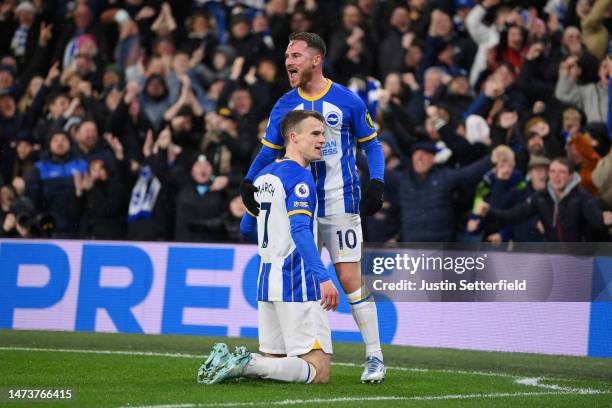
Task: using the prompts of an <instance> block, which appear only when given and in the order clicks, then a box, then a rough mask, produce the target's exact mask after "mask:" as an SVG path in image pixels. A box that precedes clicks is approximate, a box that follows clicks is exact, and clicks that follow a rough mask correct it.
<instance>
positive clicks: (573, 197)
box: [486, 173, 605, 242]
mask: <svg viewBox="0 0 612 408" xmlns="http://www.w3.org/2000/svg"><path fill="white" fill-rule="evenodd" d="M579 184H580V176H578V174H575V173H574V178H573V179H572V181H571V182H570V183H569V184H568V185H567V186H566V187H565V189H564V191H563V194H562V195H561V197H560V198H558V197H557V196H556V194H555V193H554V192H553V189H552V186H551V184H550V182H549V183H548V186H547V189H546V190H543V191H538V192H536V193H534V194H533V195H532V196H531V197H529V199H527V201H526V202H525V203H523V204H520V205H518V206H516V207H514V208H511V209H509V210H496V209H493V208H492V209H491V210H490V211H489V214H488V216H487V218H486V219H492V220H494V221H497V222H501V223H504V224H511V223H515V224H516V223H519V222H523V221H525V220H526V219H528V218H529V217H531V216H533V215H538V216H539V217H540V220H541V221H542V224H543V225H544V231H545V233H544V236H545V239H546V241H548V242H579V241H587V240H588V238H589V235H590V231H589V226H591V227H592V228H595V229H599V230H603V229H604V228H605V225H604V223H603V219H602V212H601V210H600V209H599V207H598V206H597V200H595V198H594V197H593V196H591V194H589V193H588V192H587V191H585V190H584V189H583V188H582V187H580V186H579Z"/></svg>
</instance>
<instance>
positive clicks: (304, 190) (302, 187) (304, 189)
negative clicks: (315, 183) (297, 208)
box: [295, 183, 310, 198]
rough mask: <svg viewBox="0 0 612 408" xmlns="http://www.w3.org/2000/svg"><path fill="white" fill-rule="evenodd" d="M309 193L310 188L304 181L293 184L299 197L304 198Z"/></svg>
mask: <svg viewBox="0 0 612 408" xmlns="http://www.w3.org/2000/svg"><path fill="white" fill-rule="evenodd" d="M308 194H310V189H309V188H308V186H307V185H306V183H300V184H298V185H297V186H295V195H296V196H298V197H300V198H306V197H308Z"/></svg>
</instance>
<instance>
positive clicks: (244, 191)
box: [240, 179, 259, 216]
mask: <svg viewBox="0 0 612 408" xmlns="http://www.w3.org/2000/svg"><path fill="white" fill-rule="evenodd" d="M256 191H257V187H255V186H254V185H253V182H252V181H251V180H249V179H244V180H242V181H241V182H240V197H242V202H243V203H244V206H245V207H246V208H247V210H249V212H250V213H251V215H254V216H258V215H259V203H258V202H257V201H255V192H256Z"/></svg>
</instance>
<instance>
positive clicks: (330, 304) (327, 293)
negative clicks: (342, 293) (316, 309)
mask: <svg viewBox="0 0 612 408" xmlns="http://www.w3.org/2000/svg"><path fill="white" fill-rule="evenodd" d="M320 287H321V306H322V307H323V309H325V310H333V311H336V309H337V308H338V301H339V298H338V289H336V287H335V286H334V283H333V282H332V281H331V279H330V280H327V281H325V282H323V283H321V285H320Z"/></svg>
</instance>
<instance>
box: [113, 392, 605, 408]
mask: <svg viewBox="0 0 612 408" xmlns="http://www.w3.org/2000/svg"><path fill="white" fill-rule="evenodd" d="M599 394H608V393H607V392H603V391H602V392H599ZM545 395H553V396H559V395H572V393H567V392H553V391H545V392H500V393H491V394H449V395H423V396H414V397H397V396H380V397H339V398H313V399H295V400H282V401H255V402H218V403H211V404H175V405H172V404H169V405H142V406H132V405H126V406H124V407H122V408H222V407H253V406H260V405H303V404H318V403H325V404H331V403H337V402H364V401H444V400H462V399H476V398H508V397H538V396H545Z"/></svg>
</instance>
